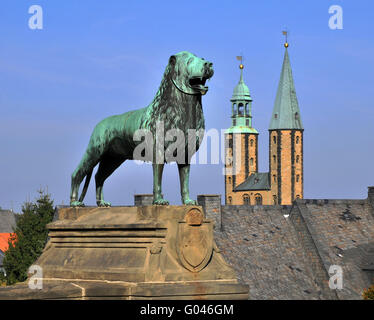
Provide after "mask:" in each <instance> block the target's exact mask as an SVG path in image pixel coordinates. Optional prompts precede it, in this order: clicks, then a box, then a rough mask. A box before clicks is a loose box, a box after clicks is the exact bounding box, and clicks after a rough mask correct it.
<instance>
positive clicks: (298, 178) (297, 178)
mask: <svg viewBox="0 0 374 320" xmlns="http://www.w3.org/2000/svg"><path fill="white" fill-rule="evenodd" d="M299 180H300V175H298V174H297V175H296V182H299Z"/></svg>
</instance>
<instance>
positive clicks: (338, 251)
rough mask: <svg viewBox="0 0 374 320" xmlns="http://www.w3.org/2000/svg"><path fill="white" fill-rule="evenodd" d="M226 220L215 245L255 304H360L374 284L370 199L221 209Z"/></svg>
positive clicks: (373, 228) (373, 212)
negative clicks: (337, 269) (333, 284)
mask: <svg viewBox="0 0 374 320" xmlns="http://www.w3.org/2000/svg"><path fill="white" fill-rule="evenodd" d="M347 210H348V211H349V213H347ZM344 213H345V216H344ZM348 214H349V215H350V216H351V218H352V219H351V218H347V215H348ZM353 217H355V218H353ZM221 218H222V226H223V228H222V230H220V229H216V230H215V240H216V242H217V245H218V247H219V248H220V249H221V251H222V254H223V256H224V258H225V260H226V261H227V262H228V263H229V264H230V265H231V266H232V268H233V269H234V270H235V271H236V273H237V277H238V279H239V280H240V281H242V282H245V283H248V284H249V285H250V299H255V300H256V299H361V298H362V296H361V294H362V291H363V290H364V289H365V288H368V287H369V286H370V285H371V284H372V283H374V204H371V203H370V202H369V201H367V200H304V199H303V200H301V199H300V200H297V201H295V202H294V204H293V206H248V205H247V206H245V205H242V206H233V205H231V206H222V207H221ZM332 265H338V266H341V267H342V270H343V289H342V290H332V289H330V288H329V286H328V283H329V282H328V281H329V277H330V275H329V268H330V266H332Z"/></svg>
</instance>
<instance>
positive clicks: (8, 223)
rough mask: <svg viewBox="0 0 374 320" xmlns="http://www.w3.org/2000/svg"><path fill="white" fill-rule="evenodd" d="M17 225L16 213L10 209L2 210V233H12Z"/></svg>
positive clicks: (0, 219) (0, 231) (0, 222)
mask: <svg viewBox="0 0 374 320" xmlns="http://www.w3.org/2000/svg"><path fill="white" fill-rule="evenodd" d="M15 227H16V219H15V216H14V213H13V212H12V211H10V210H0V233H11V232H13V231H14V229H13V228H15Z"/></svg>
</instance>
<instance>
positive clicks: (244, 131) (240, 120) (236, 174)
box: [225, 64, 258, 204]
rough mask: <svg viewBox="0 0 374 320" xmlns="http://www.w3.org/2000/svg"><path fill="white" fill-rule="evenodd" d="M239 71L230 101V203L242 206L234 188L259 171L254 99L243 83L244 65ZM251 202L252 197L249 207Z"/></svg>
mask: <svg viewBox="0 0 374 320" xmlns="http://www.w3.org/2000/svg"><path fill="white" fill-rule="evenodd" d="M239 68H240V79H239V83H238V84H237V86H236V87H235V88H234V93H233V95H232V98H231V100H230V101H231V127H230V128H229V129H228V130H227V131H226V132H225V139H226V144H225V157H226V162H225V163H226V164H225V189H226V190H225V193H226V204H237V203H242V199H241V198H240V199H239V197H241V195H240V194H237V193H235V192H234V189H235V187H236V186H238V185H240V184H241V183H243V182H244V181H245V180H246V179H247V178H248V176H250V175H251V174H252V173H256V172H257V171H258V132H257V130H256V129H254V128H253V127H252V98H251V95H250V93H249V89H248V87H247V86H246V84H245V83H244V80H243V69H244V66H243V64H240V66H239ZM236 198H238V199H236ZM249 201H250V200H249V198H248V204H249Z"/></svg>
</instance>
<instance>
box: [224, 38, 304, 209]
mask: <svg viewBox="0 0 374 320" xmlns="http://www.w3.org/2000/svg"><path fill="white" fill-rule="evenodd" d="M284 46H285V53H284V59H283V65H282V71H281V76H280V80H279V84H278V90H277V95H276V99H275V103H274V108H273V113H272V116H271V120H270V125H269V172H259V171H258V168H259V164H258V135H259V134H258V131H257V130H256V129H255V128H254V127H253V126H252V98H251V95H250V93H249V89H248V87H247V85H246V84H245V83H244V80H243V69H244V66H243V65H242V64H241V65H240V80H239V83H238V85H237V86H236V87H235V89H234V93H233V96H232V98H231V108H232V116H231V121H232V123H231V127H230V128H229V129H228V130H227V131H226V133H225V139H226V143H225V146H226V148H225V157H226V162H225V173H226V174H225V201H226V204H228V205H230V204H231V205H243V204H247V205H277V204H281V205H289V204H291V203H292V202H293V201H294V200H295V199H302V198H303V181H304V174H303V160H304V159H303V131H304V128H303V125H302V122H301V116H300V109H299V105H298V101H297V97H296V90H295V85H294V81H293V76H292V69H291V64H290V59H289V55H288V43H285V45H284Z"/></svg>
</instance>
